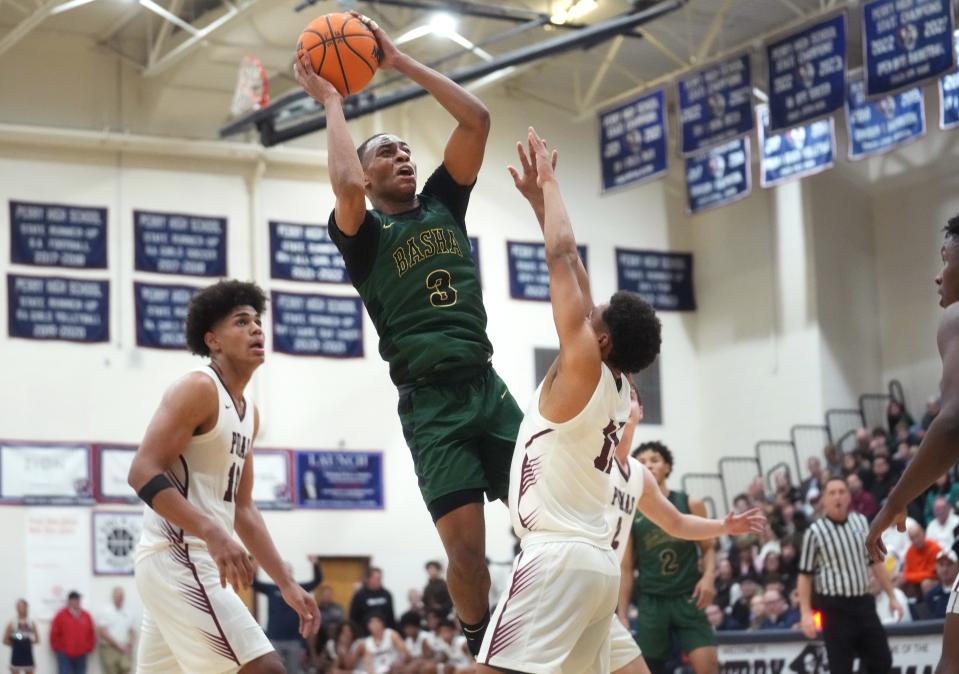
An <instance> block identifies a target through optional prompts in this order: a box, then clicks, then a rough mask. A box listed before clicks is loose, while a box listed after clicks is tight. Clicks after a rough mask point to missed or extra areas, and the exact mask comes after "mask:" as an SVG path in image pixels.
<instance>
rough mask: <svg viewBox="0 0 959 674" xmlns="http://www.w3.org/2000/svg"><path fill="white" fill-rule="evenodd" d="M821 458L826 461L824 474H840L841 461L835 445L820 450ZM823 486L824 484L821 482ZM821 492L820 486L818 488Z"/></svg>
mask: <svg viewBox="0 0 959 674" xmlns="http://www.w3.org/2000/svg"><path fill="white" fill-rule="evenodd" d="M822 455H823V458H824V459H825V460H826V472H827V473H828V474H829V475H841V474H842V459H841V458H840V457H839V450H838V449H836V446H835V445H826V446H825V447H824V448H823V450H822ZM823 485H825V482H823ZM820 491H822V486H820Z"/></svg>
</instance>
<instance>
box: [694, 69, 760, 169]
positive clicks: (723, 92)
mask: <svg viewBox="0 0 959 674" xmlns="http://www.w3.org/2000/svg"><path fill="white" fill-rule="evenodd" d="M752 88H753V82H752V62H751V60H750V57H749V54H742V55H740V56H735V57H733V58H730V59H726V60H724V61H718V62H716V63H713V64H711V65H709V66H706V67H705V68H703V69H702V70H699V71H697V72H695V73H693V74H692V75H689V76H688V77H685V78H683V79H681V80H679V82H678V84H677V89H678V94H679V124H680V127H681V129H682V136H681V151H682V154H683V155H685V156H689V155H692V154H696V153H698V152H701V151H702V150H705V149H706V148H709V147H713V146H715V145H718V144H720V143H723V142H725V141H728V140H731V139H733V138H736V137H737V136H743V135H745V134H747V133H749V132H750V131H752V130H753V124H754V119H753V108H752Z"/></svg>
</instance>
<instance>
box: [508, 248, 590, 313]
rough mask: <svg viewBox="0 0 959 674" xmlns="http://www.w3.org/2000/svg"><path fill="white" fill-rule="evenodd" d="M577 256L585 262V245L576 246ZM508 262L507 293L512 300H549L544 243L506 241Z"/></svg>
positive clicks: (584, 264)
mask: <svg viewBox="0 0 959 674" xmlns="http://www.w3.org/2000/svg"><path fill="white" fill-rule="evenodd" d="M577 249H578V250H579V257H580V259H581V260H582V261H583V266H584V267H587V268H588V266H587V263H586V246H585V245H579V246H577ZM506 257H507V258H508V264H509V295H510V297H512V298H513V299H514V300H535V301H540V302H549V268H548V267H547V266H546V244H543V243H526V242H522V241H507V242H506Z"/></svg>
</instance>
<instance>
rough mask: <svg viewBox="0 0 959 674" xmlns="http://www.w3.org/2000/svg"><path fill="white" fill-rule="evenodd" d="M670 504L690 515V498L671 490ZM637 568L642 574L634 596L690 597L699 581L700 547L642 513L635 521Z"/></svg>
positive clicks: (637, 512) (637, 515)
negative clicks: (664, 528) (675, 534)
mask: <svg viewBox="0 0 959 674" xmlns="http://www.w3.org/2000/svg"><path fill="white" fill-rule="evenodd" d="M668 498H669V501H670V503H672V504H673V505H674V506H676V509H677V510H678V511H679V512H681V513H683V514H684V515H685V514H689V496H687V495H686V494H685V493H683V492H681V491H670V492H669V496H668ZM633 567H634V568H635V569H636V570H637V571H639V577H638V578H637V579H636V585H635V587H634V590H633V595H634V596H637V597H638V596H639V595H641V594H650V595H656V596H663V597H672V596H677V595H685V596H687V597H688V596H690V595H692V593H693V589H694V588H695V587H696V583H698V582H699V579H700V577H701V574H700V572H699V545H697V544H696V543H694V542H693V541H684V540H680V539H678V538H673V537H672V536H670V535H669V534H667V533H666V532H665V531H663V530H662V529H660V528H659V527H658V526H656V525H655V524H653V523H652V522H650V521H649V520H648V519H647V518H646V517H644V516H643V515H642V514H641V513H640V512H639V511H638V510H637V511H636V517H635V518H634V519H633Z"/></svg>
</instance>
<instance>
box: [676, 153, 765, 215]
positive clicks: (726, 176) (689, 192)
mask: <svg viewBox="0 0 959 674" xmlns="http://www.w3.org/2000/svg"><path fill="white" fill-rule="evenodd" d="M751 189H752V170H751V167H750V163H749V136H744V137H743V138H740V139H738V140H734V141H732V142H729V143H725V144H724V145H720V146H719V147H715V148H713V149H712V150H707V151H706V152H704V153H702V154H699V155H696V156H693V157H689V158H687V159H686V212H687V213H688V214H693V213H702V212H703V211H706V210H709V209H710V208H716V207H717V206H725V205H726V204H731V203H733V202H734V201H739V200H740V199H742V198H743V197H745V196H748V195H749V192H750V190H751Z"/></svg>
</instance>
